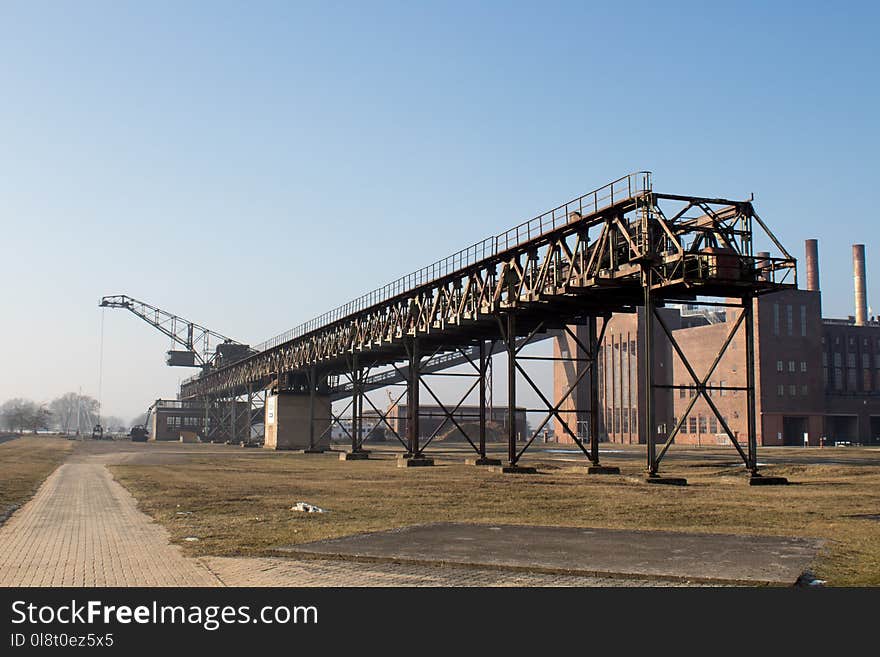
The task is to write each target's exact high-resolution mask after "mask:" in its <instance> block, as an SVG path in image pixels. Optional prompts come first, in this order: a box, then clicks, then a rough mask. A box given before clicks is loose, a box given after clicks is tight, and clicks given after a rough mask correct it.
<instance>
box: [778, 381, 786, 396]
mask: <svg viewBox="0 0 880 657" xmlns="http://www.w3.org/2000/svg"><path fill="white" fill-rule="evenodd" d="M776 396H777V397H783V396H785V386H784V385H782V384H780V385H778V386H776Z"/></svg>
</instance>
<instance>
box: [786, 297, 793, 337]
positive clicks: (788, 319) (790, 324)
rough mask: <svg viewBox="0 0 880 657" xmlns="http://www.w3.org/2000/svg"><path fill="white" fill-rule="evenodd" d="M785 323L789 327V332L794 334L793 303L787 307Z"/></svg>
mask: <svg viewBox="0 0 880 657" xmlns="http://www.w3.org/2000/svg"><path fill="white" fill-rule="evenodd" d="M785 323H786V325H787V327H788V334H789V335H794V313H793V311H792V307H791V304H788V305H787V306H786V307H785Z"/></svg>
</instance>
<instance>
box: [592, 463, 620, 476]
mask: <svg viewBox="0 0 880 657" xmlns="http://www.w3.org/2000/svg"><path fill="white" fill-rule="evenodd" d="M587 474H591V475H619V474H620V468H618V467H617V466H616V465H591V466H588V467H587Z"/></svg>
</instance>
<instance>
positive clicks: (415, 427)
mask: <svg viewBox="0 0 880 657" xmlns="http://www.w3.org/2000/svg"><path fill="white" fill-rule="evenodd" d="M408 351H409V379H408V380H407V383H408V385H409V388H408V389H407V394H406V433H407V440H408V442H409V455H410V456H411V457H412V458H419V457H421V455H422V454H421V448H420V447H419V388H420V386H421V381H420V377H421V360H422V357H421V355H420V354H419V341H418V340H417V339H416V338H413V340H412V341H411V342H410V344H409V350H408Z"/></svg>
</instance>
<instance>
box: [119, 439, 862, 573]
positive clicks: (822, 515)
mask: <svg viewBox="0 0 880 657" xmlns="http://www.w3.org/2000/svg"><path fill="white" fill-rule="evenodd" d="M851 453H852V452H849V453H848V454H851ZM873 457H875V458H876V457H878V454H876V452H875V453H874V454H873ZM615 464H620V465H621V466H622V470H623V475H622V476H610V477H587V475H585V474H584V473H583V470H582V469H576V468H574V467H569V466H567V465H566V464H565V463H564V462H559V461H556V462H549V461H547V462H544V463H542V464H541V465H542V469H541V472H540V473H539V474H538V475H522V476H520V475H501V474H495V473H491V472H487V471H485V470H484V469H480V468H475V467H472V466H465V465H463V464H462V463H461V461H460V460H456V461H452V460H450V461H442V460H440V461H438V464H437V466H435V467H433V468H411V469H398V468H397V467H395V463H394V461H392V460H390V458H384V459H382V460H378V459H377V460H370V461H359V462H347V463H341V462H339V461H338V460H337V459H336V457H335V455H331V454H325V455H294V454H284V453H269V454H267V453H265V452H263V451H262V450H259V451H257V450H254V451H247V452H242V453H235V454H232V453H231V454H224V455H222V456H199V455H197V453H194V454H192V455H191V456H190V457H188V458H187V460H186V462H185V463H184V462H180V463H173V464H162V465H117V466H112V468H111V469H112V471H113V473H114V475H115V477H116V478H117V480H118V481H120V482H121V483H122V484H123V485H125V486H126V487H127V488H128V489H129V490H130V491H131V492H132V493H133V494H134V495H135V497H136V498H137V499H138V502H139V504H140V506H141V508H142V509H143V510H144V511H145V512H147V513H148V514H150V515H152V516H153V517H154V518H155V519H156V520H158V521H159V522H161V523H162V524H163V525H165V526H166V527H167V528H168V529H169V531H170V532H171V534H172V537H173V540H175V542H180V543H181V545H183V546H184V548H185V550H186V551H187V552H188V553H189V554H193V555H209V554H210V555H227V556H233V555H248V556H254V555H265V554H271V553H272V550H273V548H274V547H276V546H280V545H285V544H293V543H302V542H308V541H314V540H320V539H324V538H331V537H338V536H343V535H347V534H351V533H355V532H364V531H374V530H381V529H388V528H393V527H399V526H404V525H410V524H419V523H428V522H440V521H449V522H451V521H456V522H488V523H519V524H533V525H560V526H579V527H609V528H627V529H663V530H680V531H688V532H710V533H734V534H775V535H784V536H803V537H816V538H822V539H825V541H826V545H825V549H824V551H823V553H822V555H821V556H820V558H819V559H818V561H817V563H816V564H815V569H814V570H815V572H816V574H817V575H818V576H819V577H820V578H822V579H826V580H828V582H829V584H831V585H838V586H843V585H851V586H852V585H855V586H862V585H871V586H876V585H880V522H878V521H876V520H871V519H865V518H858V517H855V516H858V515H859V514H877V513H880V459H878V465H877V466H874V465H848V464H846V463H845V462H843V463H836V464H827V465H825V464H822V465H812V464H808V465H789V466H778V465H777V466H771V467H767V468H765V469H764V472H765V473H766V474H776V475H783V476H786V477H789V479H790V480H791V481H792V482H795V483H794V484H793V485H789V486H785V487H750V486H748V485H747V484H748V482H747V480H746V478H745V476H744V475H743V472H742V468H741V467H735V466H732V465H730V464H725V463H717V462H716V463H714V464H712V463H705V462H702V463H697V462H694V463H689V462H676V463H675V472H674V474H680V475H684V476H686V477H687V478H688V481H689V483H690V485H689V486H687V487H683V488H679V487H670V486H650V485H646V484H645V483H643V482H642V480H641V477H640V474H641V455H640V453H635V452H634V453H633V455H632V458H631V459H625V460H621V461H615ZM669 474H673V473H672V472H670V473H669ZM297 501H306V502H310V503H313V504H317V505H319V506H322V507H324V508H326V509H328V510H329V511H330V513H327V514H308V515H303V514H300V513H297V512H294V511H291V510H290V507H291V506H292V505H293V504H294V503H295V502H297ZM185 537H197V538H199V539H200V540H199V541H198V542H183V540H182V539H183V538H185Z"/></svg>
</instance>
